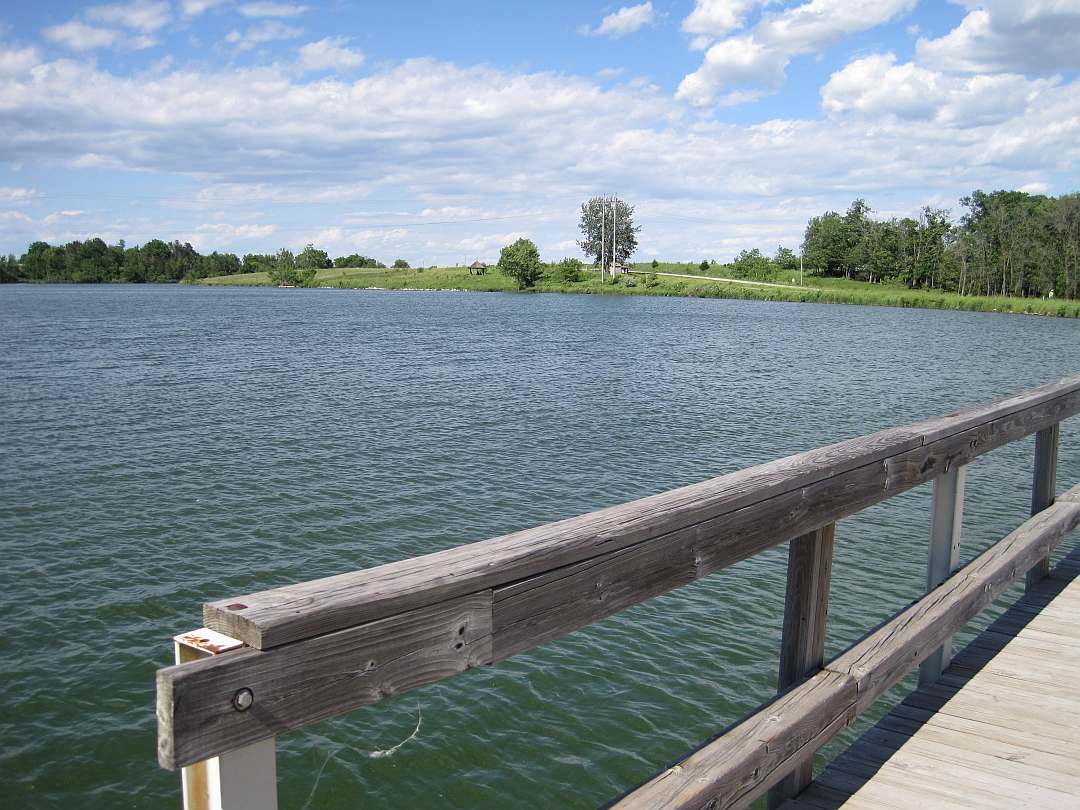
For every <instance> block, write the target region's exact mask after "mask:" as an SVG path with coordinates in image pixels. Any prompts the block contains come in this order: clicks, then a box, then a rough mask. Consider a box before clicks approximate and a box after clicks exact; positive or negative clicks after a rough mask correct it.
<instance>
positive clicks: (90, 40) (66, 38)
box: [42, 20, 120, 51]
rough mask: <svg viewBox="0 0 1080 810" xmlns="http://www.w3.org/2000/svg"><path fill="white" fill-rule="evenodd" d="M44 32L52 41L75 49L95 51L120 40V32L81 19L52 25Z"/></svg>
mask: <svg viewBox="0 0 1080 810" xmlns="http://www.w3.org/2000/svg"><path fill="white" fill-rule="evenodd" d="M42 33H43V34H44V35H45V38H46V39H47V40H49V41H51V42H55V43H57V44H59V45H63V46H65V47H67V48H70V49H71V50H73V51H93V50H96V49H98V48H108V47H109V46H110V45H115V44H116V43H117V42H118V41H119V40H120V33H119V32H118V31H113V30H111V29H109V28H97V27H96V26H93V25H87V24H86V23H84V22H80V21H79V20H68V21H67V22H66V23H61V24H60V25H50V26H49V27H48V28H46V29H44V30H43V31H42Z"/></svg>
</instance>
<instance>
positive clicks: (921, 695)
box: [782, 550, 1080, 810]
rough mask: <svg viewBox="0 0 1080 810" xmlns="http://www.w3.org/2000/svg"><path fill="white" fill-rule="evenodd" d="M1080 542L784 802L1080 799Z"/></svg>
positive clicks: (1042, 802) (799, 809)
mask: <svg viewBox="0 0 1080 810" xmlns="http://www.w3.org/2000/svg"><path fill="white" fill-rule="evenodd" d="M1078 675H1080V550H1077V551H1073V552H1072V553H1071V554H1070V555H1069V556H1068V557H1066V558H1065V559H1064V560H1062V562H1061V563H1060V564H1059V565H1058V566H1057V567H1056V568H1055V569H1054V571H1053V572H1052V573H1051V575H1050V577H1049V578H1048V579H1046V580H1044V581H1043V582H1042V583H1040V584H1039V585H1038V586H1037V587H1036V588H1035V589H1034V590H1033V591H1031V592H1030V593H1028V594H1027V595H1025V596H1024V597H1023V598H1022V599H1020V600H1019V601H1018V602H1017V603H1016V604H1015V605H1014V606H1013V607H1012V608H1011V609H1009V611H1008V612H1006V613H1005V614H1004V615H1003V616H1001V618H999V619H998V620H997V621H996V622H994V623H993V624H992V625H991V626H990V627H989V628H988V629H987V630H986V631H985V632H983V633H982V634H980V635H979V636H978V637H977V638H976V639H975V640H974V641H972V642H971V644H969V645H968V646H967V647H966V648H965V649H964V650H963V651H962V652H961V653H959V654H958V655H957V656H956V658H955V659H954V660H953V663H952V665H951V666H950V667H949V669H948V670H946V672H945V673H944V675H943V676H942V678H941V680H940V681H938V683H936V684H934V685H933V686H929V687H924V688H921V689H918V690H916V691H915V692H913V693H912V694H911V695H909V696H908V698H907V699H906V700H904V701H903V702H902V703H900V704H898V705H897V706H896V707H895V708H893V710H892V711H891V712H889V714H888V715H886V716H885V717H884V718H883V719H882V720H881V721H880V722H878V723H877V724H876V725H875V726H874V727H873V728H871V729H870V730H869V731H867V732H866V733H865V734H864V735H863V736H862V737H861V738H860V739H859V740H858V741H857V742H855V743H854V744H853V745H852V746H851V747H850V748H849V749H848V750H847V751H846V752H844V753H843V754H842V755H840V756H839V757H838V758H837V759H836V760H834V761H833V763H832V764H830V765H829V767H828V768H826V770H825V771H824V772H823V773H822V774H821V775H820V776H819V777H818V778H817V779H816V780H815V781H814V782H813V783H811V785H810V786H809V787H808V788H807V789H806V790H805V791H803V792H802V793H801V794H800V795H799V796H798V797H797V798H795V799H792V800H790V801H788V802H786V803H785V804H784V805H782V807H783V808H784V810H825V809H826V808H828V809H829V810H834V809H835V808H840V807H843V808H850V810H858V809H859V808H867V809H868V810H869V808H874V810H880V809H882V808H889V810H900V809H901V808H919V810H930V808H965V810H967V809H968V808H976V807H977V808H1017V807H1049V808H1056V809H1058V810H1064V808H1071V807H1080V723H1078V722H1077V717H1078V716H1080V678H1078V677H1077V676H1078Z"/></svg>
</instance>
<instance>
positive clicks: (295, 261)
mask: <svg viewBox="0 0 1080 810" xmlns="http://www.w3.org/2000/svg"><path fill="white" fill-rule="evenodd" d="M393 266H394V267H398V268H400V267H408V266H409V263H408V262H407V261H405V260H404V259H396V260H395V261H394V264H393ZM329 267H349V268H354V267H370V268H380V267H383V268H384V267H386V265H385V264H383V263H382V262H380V261H377V260H376V259H373V258H371V257H370V256H363V255H361V254H358V253H353V254H350V255H348V256H339V257H338V258H336V259H331V258H330V256H329V255H328V254H327V253H326V251H324V250H319V249H318V248H316V247H314V246H313V245H307V246H306V247H305V248H304V249H303V250H302V251H300V252H299V253H296V254H294V253H293V252H292V251H291V250H289V249H288V248H282V249H281V250H279V251H277V252H276V253H267V254H259V253H249V254H247V255H245V256H244V257H243V258H241V257H239V256H237V255H236V254H234V253H218V252H217V251H214V252H213V253H209V254H205V255H204V254H201V253H199V252H198V251H197V250H195V248H193V247H192V246H191V245H190V244H188V243H187V242H179V241H173V242H164V241H162V240H160V239H151V240H150V241H149V242H147V243H146V244H144V245H142V246H141V247H140V246H134V247H128V246H127V245H126V244H125V243H124V241H123V240H120V242H119V243H117V244H115V245H108V244H106V243H105V241H104V240H102V239H98V238H93V239H87V240H86V241H74V242H68V243H67V244H66V245H50V244H49V243H47V242H34V243H33V244H32V245H30V247H29V249H27V251H26V253H24V254H23V255H22V257H21V258H19V259H16V258H15V256H14V255H9V256H6V257H5V256H0V283H13V282H17V281H37V282H53V283H76V284H81V283H106V282H129V283H136V284H141V283H170V282H180V281H184V282H190V281H196V280H198V279H201V278H209V277H211V276H230V275H234V274H236V273H267V274H269V275H270V278H271V280H273V281H274V282H275V283H279V284H281V283H309V282H310V280H311V279H312V278H314V275H315V273H316V272H317V271H318V270H321V269H325V268H329ZM308 271H310V272H308Z"/></svg>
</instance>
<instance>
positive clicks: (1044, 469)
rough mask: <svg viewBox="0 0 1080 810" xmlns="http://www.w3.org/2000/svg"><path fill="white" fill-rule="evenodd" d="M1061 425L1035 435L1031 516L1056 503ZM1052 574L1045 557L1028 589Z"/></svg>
mask: <svg viewBox="0 0 1080 810" xmlns="http://www.w3.org/2000/svg"><path fill="white" fill-rule="evenodd" d="M1060 433H1061V424H1060V423H1058V424H1054V425H1050V426H1049V427H1046V428H1043V429H1042V430H1040V431H1039V432H1038V433H1036V434H1035V469H1034V471H1033V474H1032V481H1031V514H1033V515H1034V514H1035V513H1037V512H1041V511H1042V510H1043V509H1045V508H1046V507H1048V506H1049V505H1050V504H1052V503H1053V502H1054V492H1055V489H1056V482H1057V464H1058V441H1059V438H1060ZM1049 573H1050V558H1049V557H1044V558H1043V559H1041V560H1039V561H1038V562H1037V563H1036V564H1035V565H1033V566H1032V567H1031V570H1030V571H1028V575H1027V583H1026V587H1027V589H1028V590H1031V589H1032V588H1033V587H1034V586H1035V585H1037V584H1039V583H1040V582H1042V581H1043V580H1044V579H1046V576H1047V574H1049Z"/></svg>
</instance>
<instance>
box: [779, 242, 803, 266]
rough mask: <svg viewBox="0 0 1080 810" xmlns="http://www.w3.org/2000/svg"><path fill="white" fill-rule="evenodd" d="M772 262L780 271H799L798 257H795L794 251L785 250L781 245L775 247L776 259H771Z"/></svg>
mask: <svg viewBox="0 0 1080 810" xmlns="http://www.w3.org/2000/svg"><path fill="white" fill-rule="evenodd" d="M773 262H774V263H775V264H776V266H777V267H779V268H780V269H781V270H798V269H799V257H798V256H796V255H795V251H793V250H791V249H790V248H786V247H784V246H783V245H777V246H776V257H775V258H774V259H773Z"/></svg>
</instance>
